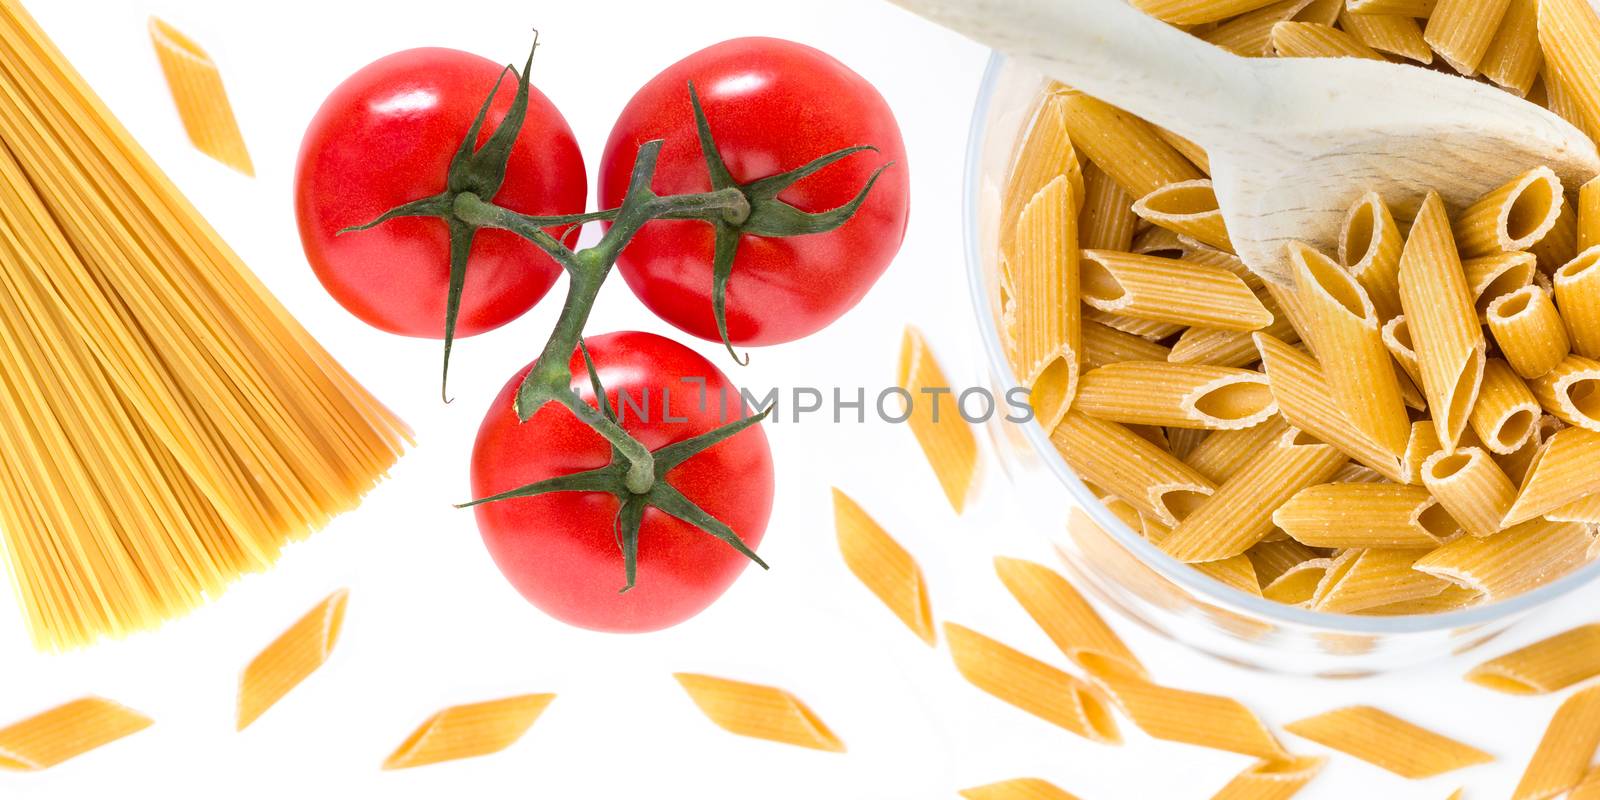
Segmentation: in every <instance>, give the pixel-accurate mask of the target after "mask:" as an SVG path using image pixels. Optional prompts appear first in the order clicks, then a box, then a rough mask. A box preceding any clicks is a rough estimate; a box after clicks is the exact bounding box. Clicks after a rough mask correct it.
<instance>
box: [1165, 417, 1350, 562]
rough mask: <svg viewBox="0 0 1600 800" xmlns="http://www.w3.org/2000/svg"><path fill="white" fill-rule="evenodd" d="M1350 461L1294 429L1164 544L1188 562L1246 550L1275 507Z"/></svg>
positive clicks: (1262, 534)
mask: <svg viewBox="0 0 1600 800" xmlns="http://www.w3.org/2000/svg"><path fill="white" fill-rule="evenodd" d="M1346 460H1348V459H1347V457H1346V456H1345V454H1343V453H1341V452H1339V451H1338V450H1337V449H1335V448H1334V447H1332V446H1330V445H1326V444H1320V443H1306V442H1303V441H1302V435H1301V434H1300V432H1299V431H1295V430H1290V431H1289V432H1287V433H1285V434H1284V435H1283V437H1282V438H1281V439H1279V440H1278V441H1277V442H1274V443H1273V445H1272V446H1270V447H1268V448H1266V449H1264V450H1262V451H1260V452H1259V453H1257V454H1256V455H1255V456H1254V457H1253V458H1251V459H1250V461H1249V462H1247V463H1246V464H1245V465H1244V466H1243V467H1242V468H1240V470H1239V471H1238V472H1237V473H1235V474H1234V475H1233V476H1231V477H1229V478H1228V480H1227V481H1225V482H1224V483H1223V484H1222V485H1221V486H1218V487H1217V491H1216V493H1215V494H1213V495H1211V497H1210V498H1209V499H1207V500H1205V501H1204V502H1202V503H1201V504H1200V506H1199V507H1198V508H1196V509H1195V510H1194V511H1193V513H1191V514H1189V515H1188V516H1187V517H1185V518H1184V519H1183V520H1182V521H1181V522H1179V523H1178V524H1177V525H1176V526H1174V527H1173V529H1172V535H1171V536H1169V537H1167V539H1166V541H1163V542H1162V543H1161V549H1162V550H1165V551H1166V552H1167V553H1168V554H1170V555H1171V556H1172V557H1173V558H1176V559H1178V560H1180V561H1185V562H1190V563H1193V562H1198V561H1217V560H1220V559H1224V558H1231V557H1233V556H1237V555H1240V554H1242V553H1244V552H1245V551H1246V550H1249V549H1250V547H1251V546H1253V545H1255V544H1256V543H1257V542H1259V541H1261V539H1262V538H1263V537H1265V536H1266V535H1267V534H1268V533H1270V532H1271V531H1272V525H1273V523H1272V512H1273V511H1274V510H1275V509H1277V508H1278V507H1279V506H1281V505H1283V503H1284V502H1286V501H1287V500H1288V499H1289V498H1290V497H1293V496H1294V495H1295V493H1297V492H1299V491H1300V490H1301V489H1304V488H1306V487H1307V486H1314V485H1316V484H1319V483H1323V482H1326V481H1327V480H1328V479H1329V478H1331V477H1333V473H1334V472H1335V471H1337V470H1338V469H1339V467H1341V466H1343V465H1344V463H1345V461H1346Z"/></svg>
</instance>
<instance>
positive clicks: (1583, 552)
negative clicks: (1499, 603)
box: [1416, 520, 1590, 600]
mask: <svg viewBox="0 0 1600 800" xmlns="http://www.w3.org/2000/svg"><path fill="white" fill-rule="evenodd" d="M1589 539H1590V537H1589V531H1588V529H1587V527H1586V526H1584V525H1579V524H1574V523H1567V522H1548V521H1545V520H1532V521H1529V522H1524V523H1522V524H1521V525H1516V526H1513V527H1511V528H1507V529H1506V530H1504V531H1501V532H1500V533H1497V534H1495V535H1494V536H1490V537H1488V538H1478V537H1476V536H1461V537H1458V538H1456V539H1455V540H1454V541H1452V542H1450V543H1449V544H1446V545H1444V546H1443V547H1440V548H1439V549H1438V550H1435V551H1433V552H1431V553H1429V554H1427V555H1425V556H1423V557H1422V558H1420V559H1418V560H1417V564H1416V568H1417V569H1418V570H1421V571H1423V572H1426V573H1428V574H1430V575H1437V576H1439V577H1441V578H1444V579H1446V580H1450V581H1454V582H1456V583H1458V584H1460V585H1462V586H1466V587H1468V588H1472V589H1477V590H1479V591H1481V592H1483V594H1484V597H1485V598H1486V599H1488V600H1500V599H1502V598H1506V597H1511V596H1512V595H1517V594H1521V593H1523V592H1525V591H1527V590H1529V589H1532V588H1534V587H1537V586H1541V585H1543V584H1546V583H1549V582H1550V581H1553V580H1555V579H1557V578H1560V577H1561V576H1563V575H1566V574H1567V573H1568V572H1571V571H1572V570H1573V569H1574V568H1576V567H1578V566H1580V565H1582V564H1584V563H1585V562H1586V561H1587V560H1588V548H1589Z"/></svg>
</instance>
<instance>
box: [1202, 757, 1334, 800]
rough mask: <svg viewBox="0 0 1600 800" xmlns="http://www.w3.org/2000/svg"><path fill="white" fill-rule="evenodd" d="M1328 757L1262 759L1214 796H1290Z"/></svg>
mask: <svg viewBox="0 0 1600 800" xmlns="http://www.w3.org/2000/svg"><path fill="white" fill-rule="evenodd" d="M1326 763H1328V759H1326V758H1323V757H1322V756H1290V757H1288V758H1284V759H1262V760H1260V761H1257V762H1256V763H1254V764H1251V765H1250V766H1248V767H1245V769H1244V771H1243V772H1241V773H1239V774H1238V775H1235V776H1234V777H1233V780H1231V781H1228V785H1226V786H1224V787H1222V790H1221V791H1219V792H1217V793H1216V794H1214V795H1212V796H1211V800H1289V798H1291V797H1294V796H1295V795H1296V794H1299V793H1300V790H1301V789H1304V788H1305V786H1306V784H1308V783H1310V782H1311V780H1312V779H1313V778H1315V777H1317V773H1319V772H1321V771H1322V767H1323V765H1324V764H1326Z"/></svg>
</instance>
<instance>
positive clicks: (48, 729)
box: [0, 697, 151, 772]
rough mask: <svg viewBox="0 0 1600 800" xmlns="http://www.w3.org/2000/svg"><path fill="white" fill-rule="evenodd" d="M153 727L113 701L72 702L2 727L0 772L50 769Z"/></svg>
mask: <svg viewBox="0 0 1600 800" xmlns="http://www.w3.org/2000/svg"><path fill="white" fill-rule="evenodd" d="M150 724H151V719H150V718H149V717H146V716H145V715H143V714H140V713H139V712H137V711H134V710H133V709H131V708H128V707H126V706H123V705H119V704H117V703H113V702H111V701H110V700H106V699H103V698H99V697H85V698H82V699H79V700H73V701H72V702H70V703H63V704H62V705H59V706H56V707H55V708H52V709H49V710H47V711H43V712H40V713H38V714H35V715H33V716H31V717H28V718H27V719H24V720H20V721H18V722H13V723H11V724H10V725H7V726H6V727H4V728H0V769H4V770H16V771H22V772H31V771H37V770H42V769H49V768H50V767H53V766H55V765H57V764H60V763H61V762H63V761H66V760H67V759H70V758H74V757H77V756H80V755H83V754H84V753H87V752H89V751H90V750H94V749H95V748H98V747H101V746H103V745H106V744H109V743H111V742H114V741H116V740H118V739H121V738H122V737H124V736H127V735H129V734H133V733H138V732H139V731H142V730H144V729H145V728H148V727H150Z"/></svg>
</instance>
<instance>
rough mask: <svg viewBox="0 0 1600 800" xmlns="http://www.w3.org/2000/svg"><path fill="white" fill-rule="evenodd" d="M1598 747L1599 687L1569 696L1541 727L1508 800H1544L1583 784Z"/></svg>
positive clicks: (1599, 739) (1599, 729) (1599, 732)
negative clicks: (1548, 721) (1541, 733)
mask: <svg viewBox="0 0 1600 800" xmlns="http://www.w3.org/2000/svg"><path fill="white" fill-rule="evenodd" d="M1596 746H1600V686H1590V687H1589V688H1587V689H1582V690H1580V691H1578V692H1575V693H1574V694H1572V695H1571V696H1569V697H1568V698H1567V699H1566V700H1565V701H1564V702H1562V704H1561V707H1560V708H1558V709H1556V713H1555V716H1554V717H1552V718H1551V719H1550V725H1549V727H1547V728H1545V732H1544V738H1542V739H1540V740H1539V747H1538V749H1536V750H1534V752H1533V758H1531V759H1530V760H1529V761H1528V767H1527V769H1525V770H1523V773H1522V780H1521V781H1520V782H1518V783H1517V788H1516V790H1515V791H1514V792H1512V794H1511V798H1512V800H1544V798H1550V797H1555V796H1557V795H1560V794H1563V793H1565V792H1567V791H1568V790H1570V789H1572V788H1573V787H1575V786H1577V785H1578V784H1579V783H1580V782H1582V781H1583V779H1584V775H1585V773H1587V772H1588V771H1589V762H1590V761H1592V760H1593V759H1594V754H1595V748H1596Z"/></svg>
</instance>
